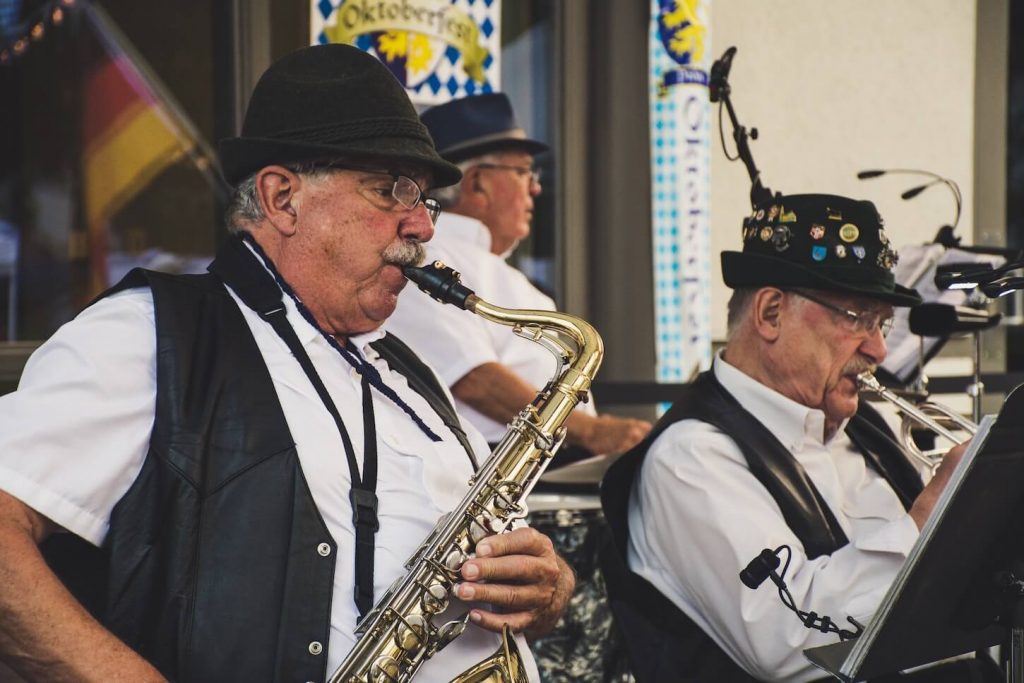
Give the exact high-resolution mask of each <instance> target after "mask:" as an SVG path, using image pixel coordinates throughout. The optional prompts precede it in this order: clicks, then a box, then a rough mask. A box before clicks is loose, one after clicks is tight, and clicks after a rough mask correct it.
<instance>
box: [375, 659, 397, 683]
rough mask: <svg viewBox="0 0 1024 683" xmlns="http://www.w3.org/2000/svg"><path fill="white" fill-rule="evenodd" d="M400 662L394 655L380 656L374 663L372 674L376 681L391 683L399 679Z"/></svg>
mask: <svg viewBox="0 0 1024 683" xmlns="http://www.w3.org/2000/svg"><path fill="white" fill-rule="evenodd" d="M398 671H399V668H398V662H396V661H395V659H394V658H393V657H387V656H384V657H378V658H377V661H375V662H374V663H373V667H372V668H371V670H370V675H371V676H372V677H373V679H372V680H373V682H374V683H390V682H391V681H397V680H398Z"/></svg>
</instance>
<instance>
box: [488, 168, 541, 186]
mask: <svg viewBox="0 0 1024 683" xmlns="http://www.w3.org/2000/svg"><path fill="white" fill-rule="evenodd" d="M476 167H477V168H497V169H501V170H504V171H513V172H514V173H515V174H516V175H517V176H519V177H520V178H522V177H524V176H530V183H531V184H533V185H540V171H538V170H537V169H536V168H534V167H533V166H513V165H511V164H492V163H483V164H477V165H476Z"/></svg>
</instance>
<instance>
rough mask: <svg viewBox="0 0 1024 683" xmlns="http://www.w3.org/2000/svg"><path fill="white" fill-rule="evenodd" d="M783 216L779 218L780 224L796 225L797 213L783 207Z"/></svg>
mask: <svg viewBox="0 0 1024 683" xmlns="http://www.w3.org/2000/svg"><path fill="white" fill-rule="evenodd" d="M781 211H782V214H781V215H780V216H779V222H780V223H796V211H786V207H782V209H781Z"/></svg>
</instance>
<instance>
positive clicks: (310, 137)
mask: <svg viewBox="0 0 1024 683" xmlns="http://www.w3.org/2000/svg"><path fill="white" fill-rule="evenodd" d="M242 137H243V138H246V137H250V138H255V137H265V138H268V139H271V140H282V141H286V142H311V143H319V144H335V143H339V142H349V141H351V140H365V139H367V138H395V137H399V138H415V139H418V140H422V141H424V142H429V141H430V137H429V135H428V134H427V129H426V127H425V126H424V125H423V124H422V123H420V122H419V121H410V120H408V119H405V118H400V117H382V118H377V119H363V120H361V121H346V122H342V123H333V122H332V123H329V124H324V125H318V126H309V127H306V128H293V129H291V130H282V131H276V132H273V133H268V134H262V135H260V134H256V135H248V134H246V133H244V132H243V133H242Z"/></svg>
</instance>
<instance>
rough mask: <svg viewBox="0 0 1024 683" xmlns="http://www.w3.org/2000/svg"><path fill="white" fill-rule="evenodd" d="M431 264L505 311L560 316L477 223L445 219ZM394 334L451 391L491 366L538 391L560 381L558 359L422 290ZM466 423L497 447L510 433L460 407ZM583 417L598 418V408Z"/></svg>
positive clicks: (431, 248)
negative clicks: (499, 252)
mask: <svg viewBox="0 0 1024 683" xmlns="http://www.w3.org/2000/svg"><path fill="white" fill-rule="evenodd" d="M425 246H426V247H427V263H430V262H431V261H435V260H441V261H444V262H445V264H446V265H448V266H451V267H452V268H454V269H455V270H457V271H459V272H460V273H462V284H464V285H466V286H467V287H469V288H470V289H472V290H473V291H475V292H476V293H477V295H478V296H480V297H481V298H482V299H484V300H486V301H487V302H489V303H492V304H496V305H498V306H503V307H505V308H526V309H534V310H541V311H553V310H555V302H554V301H552V299H551V297H549V296H547V295H545V294H544V293H542V292H541V291H540V290H538V289H537V288H536V287H534V286H533V285H532V284H531V283H530V281H529V280H528V279H527V278H526V276H525V275H523V274H522V273H521V272H519V271H518V270H516V269H515V268H513V267H512V266H510V265H509V264H508V263H506V262H505V259H504V258H503V257H502V256H498V255H495V254H492V253H491V234H490V231H488V229H487V226H485V225H484V224H483V223H481V222H480V221H478V220H475V219H473V218H468V217H466V216H460V215H458V214H454V213H442V214H441V217H440V218H439V219H438V222H437V227H436V229H435V231H434V237H433V239H431V240H430V242H428V243H427V244H426V245H425ZM388 330H390V331H391V332H394V333H395V334H397V335H398V336H399V337H400V338H401V339H402V341H404V342H405V343H406V344H408V345H409V346H411V347H412V348H413V350H415V351H416V353H418V354H419V355H420V356H421V357H422V358H423V359H424V360H425V361H427V363H429V364H430V366H431V367H433V368H435V369H436V370H437V372H438V374H439V375H440V376H441V378H442V379H443V380H444V382H445V384H446V385H447V386H449V387H450V386H452V385H453V384H455V383H456V382H457V381H459V380H460V379H462V378H463V377H464V376H465V375H466V373H468V372H469V371H470V370H472V369H473V368H476V367H478V366H480V365H483V364H484V363H500V364H501V365H504V366H505V367H506V368H508V369H509V370H511V371H512V372H514V373H515V374H517V375H518V376H519V377H521V378H522V379H523V380H525V381H526V382H527V383H529V384H531V385H532V386H534V387H537V388H538V389H539V388H540V387H542V386H544V385H545V384H547V382H548V381H549V380H550V379H551V378H552V376H553V375H554V374H555V367H556V365H555V359H554V356H552V355H551V353H550V352H548V351H547V350H546V349H544V348H543V347H542V346H540V345H539V344H537V343H535V342H532V341H528V340H526V339H522V338H520V337H517V336H516V335H515V334H514V333H513V332H512V328H510V327H507V326H505V325H499V324H496V323H493V322H489V321H487V320H484V319H483V318H481V317H479V316H476V315H473V314H472V313H469V312H468V311H463V310H461V309H459V308H457V307H455V306H449V305H440V304H438V303H437V302H436V301H432V300H431V299H430V297H429V296H427V295H426V294H424V293H423V292H421V291H420V290H419V289H418V288H417V287H414V286H408V287H406V288H405V289H404V290H403V291H402V294H401V296H399V297H398V308H397V309H396V310H395V312H394V314H393V315H392V316H391V317H390V318H389V319H388ZM456 408H457V409H458V412H459V415H461V416H462V417H463V418H464V419H465V420H467V421H468V422H469V423H470V424H472V425H473V426H474V427H476V428H477V429H479V430H480V431H481V432H482V433H483V435H484V437H485V438H486V439H487V441H489V442H491V443H496V442H497V441H499V440H500V439H501V437H502V436H503V435H504V434H505V432H506V431H507V425H506V424H504V423H501V422H497V421H495V420H492V419H491V418H489V417H487V416H486V415H484V414H483V413H480V412H479V411H477V410H475V409H474V408H473V407H472V406H469V405H468V404H466V403H463V402H462V401H458V400H457V399H456ZM577 409H582V410H585V411H587V412H589V413H591V414H593V412H594V408H593V405H592V404H581V405H580V406H578V407H577Z"/></svg>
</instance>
